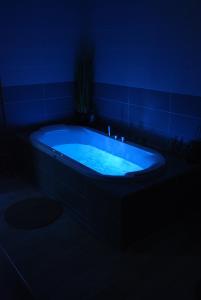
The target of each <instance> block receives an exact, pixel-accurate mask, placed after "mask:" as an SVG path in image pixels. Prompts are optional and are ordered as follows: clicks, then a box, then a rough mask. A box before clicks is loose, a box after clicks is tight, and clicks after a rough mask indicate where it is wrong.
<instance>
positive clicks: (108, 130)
mask: <svg viewBox="0 0 201 300" xmlns="http://www.w3.org/2000/svg"><path fill="white" fill-rule="evenodd" d="M107 132H108V136H111V131H110V126H108V127H107Z"/></svg>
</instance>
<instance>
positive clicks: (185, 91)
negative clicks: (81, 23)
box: [91, 0, 201, 141]
mask: <svg viewBox="0 0 201 300" xmlns="http://www.w3.org/2000/svg"><path fill="white" fill-rule="evenodd" d="M91 5H92V7H93V14H92V25H91V36H92V37H93V39H94V43H95V45H96V76H95V80H96V85H95V90H96V92H95V100H96V110H97V113H98V114H99V116H100V117H102V118H103V119H107V120H114V121H117V122H119V123H120V124H126V125H128V127H134V128H139V129H143V130H145V131H147V132H150V133H153V134H157V135H159V136H163V137H168V138H178V139H182V140H183V141H189V140H191V139H193V138H201V39H200V36H201V18H200V14H199V12H200V9H201V3H200V1H197V0H192V1H191V0H184V1H180V0H177V1H173V0H170V1H159V0H157V1H156V0H153V1H148V0H135V1H129V0H124V1H114V0H110V1H106V0H103V1H99V0H97V1H95V2H93V3H92V4H91Z"/></svg>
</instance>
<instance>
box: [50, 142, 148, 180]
mask: <svg viewBox="0 0 201 300" xmlns="http://www.w3.org/2000/svg"><path fill="white" fill-rule="evenodd" d="M53 148H54V149H55V150H57V151H59V152H61V153H63V154H65V155H67V156H68V157H70V158H72V159H74V160H76V161H78V162H79V163H81V164H83V165H85V166H87V167H88V168H90V169H92V170H95V171H96V172H98V173H100V174H103V175H113V176H123V175H125V174H126V173H128V172H136V171H141V170H143V168H142V167H141V166H139V165H136V164H134V163H132V162H130V161H128V160H126V159H123V158H121V157H118V156H116V155H113V154H111V153H109V152H106V151H103V150H100V149H98V148H96V147H94V146H90V145H84V144H62V145H55V146H54V147H53Z"/></svg>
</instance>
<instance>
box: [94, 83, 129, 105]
mask: <svg viewBox="0 0 201 300" xmlns="http://www.w3.org/2000/svg"><path fill="white" fill-rule="evenodd" d="M96 98H105V99H111V100H115V101H120V102H128V87H126V86H120V85H112V84H104V83H103V84H102V83H96V84H95V99H96Z"/></svg>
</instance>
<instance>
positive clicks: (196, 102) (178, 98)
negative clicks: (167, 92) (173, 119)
mask: <svg viewBox="0 0 201 300" xmlns="http://www.w3.org/2000/svg"><path fill="white" fill-rule="evenodd" d="M171 110H172V112H174V113H179V114H184V115H189V116H193V117H200V118H201V97H196V96H190V95H179V94H172V95H171Z"/></svg>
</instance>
